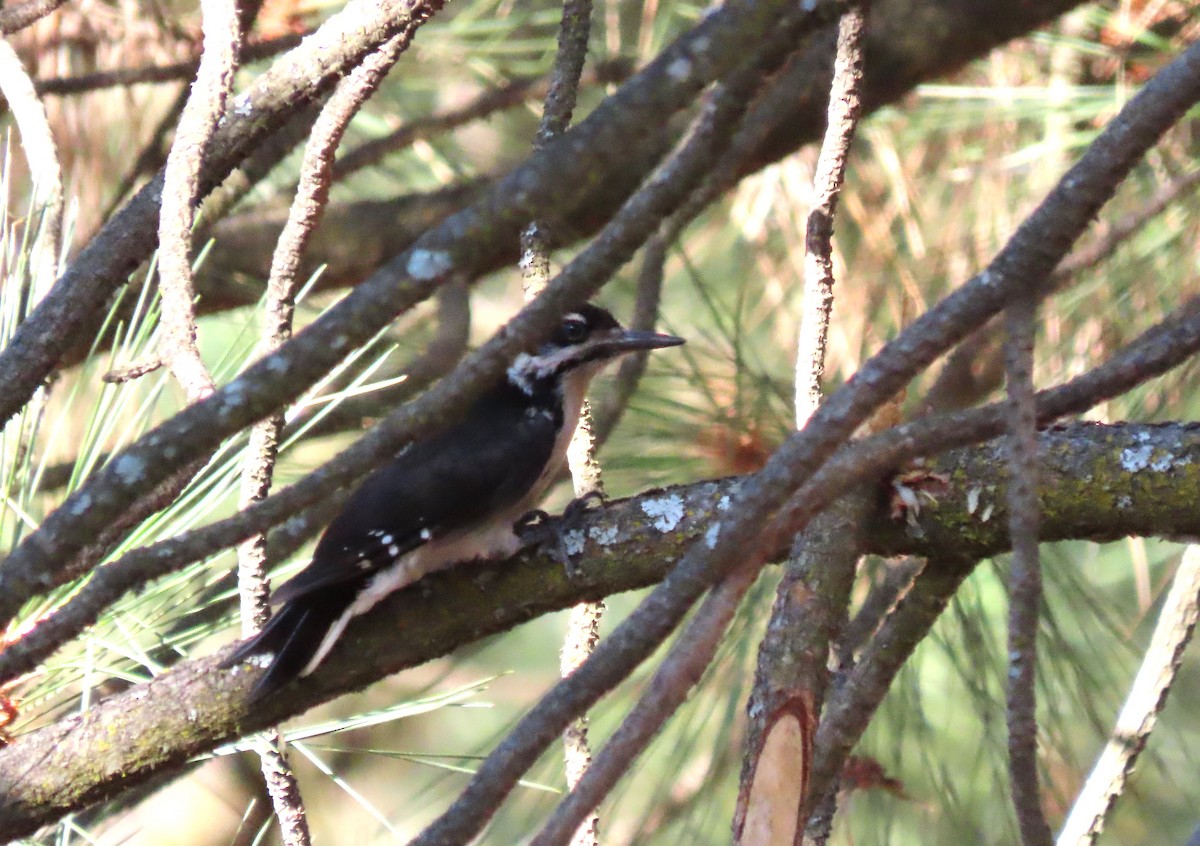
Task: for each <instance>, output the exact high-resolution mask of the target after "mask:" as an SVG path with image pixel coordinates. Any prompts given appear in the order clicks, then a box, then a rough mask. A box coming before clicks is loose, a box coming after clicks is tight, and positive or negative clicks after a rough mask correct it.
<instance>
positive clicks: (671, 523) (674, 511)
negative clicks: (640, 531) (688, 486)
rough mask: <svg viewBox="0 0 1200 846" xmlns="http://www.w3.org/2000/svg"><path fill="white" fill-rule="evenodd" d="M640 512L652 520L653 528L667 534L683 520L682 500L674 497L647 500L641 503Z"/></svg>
mask: <svg viewBox="0 0 1200 846" xmlns="http://www.w3.org/2000/svg"><path fill="white" fill-rule="evenodd" d="M642 512H643V513H644V514H645V515H646V516H647V517H650V518H652V519H653V520H654V522H653V524H652V525H653V526H654V528H656V529H658V530H659V531H660V532H669V531H671V530H672V529H674V528H675V527H676V526H678V525H679V521H680V520H682V519H683V515H684V507H683V499H682V498H680V497H678V496H675V495H672V496H664V497H659V498H657V499H648V500H646V501H645V502H643V503H642Z"/></svg>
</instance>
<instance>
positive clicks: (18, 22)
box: [0, 0, 66, 35]
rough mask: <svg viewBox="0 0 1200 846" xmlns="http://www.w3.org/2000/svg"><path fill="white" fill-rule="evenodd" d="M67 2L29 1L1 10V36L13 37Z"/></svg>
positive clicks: (60, 0)
mask: <svg viewBox="0 0 1200 846" xmlns="http://www.w3.org/2000/svg"><path fill="white" fill-rule="evenodd" d="M65 2H66V0H27V2H25V3H21V4H20V5H17V6H12V7H10V8H7V9H0V35H12V34H13V33H14V32H19V31H20V30H22V29H24V28H25V27H27V26H29V25H30V24H32V23H36V22H37V21H39V20H41V19H42V18H44V17H46V15H48V14H50V13H51V12H53V11H54V10H55V9H57V8H58V7H59V6H61V5H62V4H63V3H65Z"/></svg>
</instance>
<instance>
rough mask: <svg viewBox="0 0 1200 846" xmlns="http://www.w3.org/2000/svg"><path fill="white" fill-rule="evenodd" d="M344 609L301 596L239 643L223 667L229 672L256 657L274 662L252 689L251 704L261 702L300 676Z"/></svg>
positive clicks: (333, 604)
mask: <svg viewBox="0 0 1200 846" xmlns="http://www.w3.org/2000/svg"><path fill="white" fill-rule="evenodd" d="M343 610H344V606H342V605H339V604H337V603H330V602H327V601H322V600H321V599H320V598H318V596H315V595H314V596H301V597H297V598H296V599H293V600H292V601H291V602H288V603H286V604H285V605H284V606H283V607H282V608H280V609H279V610H278V611H277V612H276V613H275V615H274V616H273V617H271V619H270V620H268V621H267V624H266V625H265V626H263V629H262V631H260V632H259V633H258V634H256V635H254V636H253V637H251V638H249V639H247V640H245V641H243V642H242V643H240V644H238V646H237V649H235V650H234V651H233V652H232V653H230V655H229V657H228V658H226V659H225V660H224V661H222V662H221V666H222V667H223V668H226V669H228V668H229V667H232V666H234V665H235V664H239V663H241V662H243V661H247V660H250V659H253V658H260V659H262V660H264V661H270V663H269V664H268V665H267V671H266V672H265V673H263V674H262V676H261V677H260V678H259V680H258V681H256V682H255V683H254V687H253V688H252V689H251V690H250V697H249V700H248V701H250V702H257V701H258V700H260V699H263V698H264V697H267V696H270V695H271V694H272V693H275V692H276V691H277V690H279V689H280V688H282V687H283V686H284V685H286V684H288V683H289V682H291V681H293V680H294V679H296V678H298V677H299V676H300V674H301V673H302V672H303V671H304V668H305V667H307V666H308V663H309V662H310V661H311V660H312V659H313V656H315V655H316V654H317V650H318V649H319V648H320V647H321V642H322V641H323V640H324V639H325V635H326V634H327V633H328V632H329V630H330V628H331V627H332V626H333V624H334V623H335V622H337V619H338V617H339V616H341V612H342V611H343ZM260 666H261V665H260Z"/></svg>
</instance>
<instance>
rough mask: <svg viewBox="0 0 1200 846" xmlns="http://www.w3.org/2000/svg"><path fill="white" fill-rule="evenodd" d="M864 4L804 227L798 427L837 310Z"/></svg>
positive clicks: (835, 87)
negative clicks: (841, 213)
mask: <svg viewBox="0 0 1200 846" xmlns="http://www.w3.org/2000/svg"><path fill="white" fill-rule="evenodd" d="M864 6H865V4H864V5H862V6H855V7H854V8H852V9H850V10H849V11H848V12H846V14H844V15H843V16H842V19H841V21H840V22H839V23H838V43H837V58H836V59H834V69H833V84H832V85H831V86H830V90H829V119H828V123H827V127H826V130H825V137H824V139H823V140H822V142H821V152H820V154H819V155H818V157H817V167H816V173H815V174H814V175H813V205H812V208H811V209H809V212H808V226H807V229H806V231H805V233H804V248H805V249H804V314H803V315H802V316H801V320H800V338H799V342H798V346H797V352H796V428H797V429H803V428H804V424H805V423H807V422H808V419H809V418H810V417H812V414H813V412H814V411H816V409H817V406H818V405H819V404H820V402H821V383H822V377H823V376H824V374H825V349H826V347H827V346H828V344H829V315H830V312H831V311H832V310H833V283H834V278H833V216H834V214H835V213H836V211H837V201H838V195H839V194H840V193H841V189H842V182H843V181H844V180H845V178H846V158H847V156H848V155H849V153H850V142H851V141H852V140H853V139H854V129H855V127H856V126H857V125H858V117H859V115H860V114H862V94H861V91H862V76H863V50H862V41H863V30H864V29H865V28H866V10H865V8H864Z"/></svg>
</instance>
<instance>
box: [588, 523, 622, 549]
mask: <svg viewBox="0 0 1200 846" xmlns="http://www.w3.org/2000/svg"><path fill="white" fill-rule="evenodd" d="M618 535H620V530H619V529H618V528H617V527H616V526H614V525H601V526H592V527H591V528H590V529H588V537H590V538H591V539H592V540H594V541H595V542H596V543H598V544H600V546H611V545H612V544H614V543H616V542H617V537H618Z"/></svg>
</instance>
